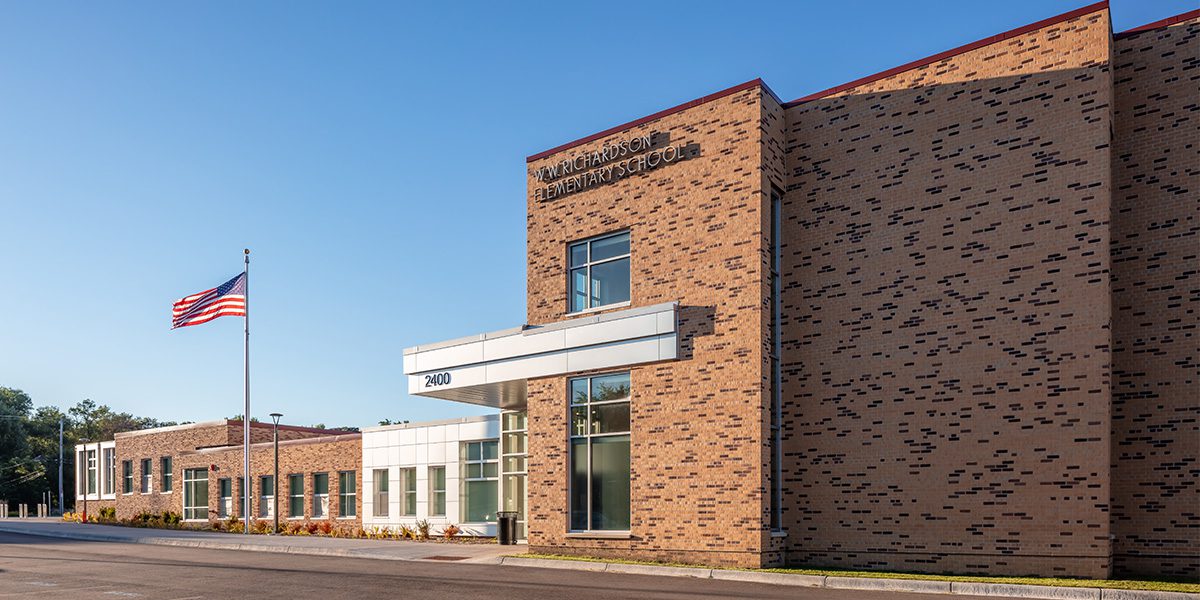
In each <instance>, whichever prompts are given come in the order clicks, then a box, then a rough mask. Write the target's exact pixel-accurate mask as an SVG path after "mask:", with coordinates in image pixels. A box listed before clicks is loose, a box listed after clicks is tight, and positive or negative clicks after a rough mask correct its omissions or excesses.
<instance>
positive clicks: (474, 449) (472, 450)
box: [467, 442, 482, 460]
mask: <svg viewBox="0 0 1200 600" xmlns="http://www.w3.org/2000/svg"><path fill="white" fill-rule="evenodd" d="M480 452H482V450H481V447H480V445H479V443H478V442H471V443H470V444H467V460H479V455H480Z"/></svg>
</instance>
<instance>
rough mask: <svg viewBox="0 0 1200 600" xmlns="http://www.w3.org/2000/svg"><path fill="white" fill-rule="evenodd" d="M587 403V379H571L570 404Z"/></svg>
mask: <svg viewBox="0 0 1200 600" xmlns="http://www.w3.org/2000/svg"><path fill="white" fill-rule="evenodd" d="M587 401H588V380H587V379H572V380H571V404H587Z"/></svg>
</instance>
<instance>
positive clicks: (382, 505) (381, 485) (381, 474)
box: [371, 469, 388, 517]
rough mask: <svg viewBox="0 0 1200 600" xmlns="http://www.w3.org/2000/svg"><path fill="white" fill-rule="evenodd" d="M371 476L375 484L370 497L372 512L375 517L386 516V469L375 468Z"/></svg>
mask: <svg viewBox="0 0 1200 600" xmlns="http://www.w3.org/2000/svg"><path fill="white" fill-rule="evenodd" d="M371 476H372V478H373V481H374V485H375V494H374V497H373V498H372V499H371V502H372V504H373V506H374V508H373V509H372V511H371V512H372V514H373V515H375V516H376V517H386V516H388V470H387V469H375V470H374V471H373V472H372V473H371Z"/></svg>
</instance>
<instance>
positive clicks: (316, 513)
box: [312, 473, 329, 519]
mask: <svg viewBox="0 0 1200 600" xmlns="http://www.w3.org/2000/svg"><path fill="white" fill-rule="evenodd" d="M327 516H329V473H313V502H312V517H313V518H314V519H324V518H325V517H327Z"/></svg>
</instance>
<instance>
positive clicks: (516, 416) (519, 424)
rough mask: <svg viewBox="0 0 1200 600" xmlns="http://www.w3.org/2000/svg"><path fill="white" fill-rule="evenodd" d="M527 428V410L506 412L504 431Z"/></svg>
mask: <svg viewBox="0 0 1200 600" xmlns="http://www.w3.org/2000/svg"><path fill="white" fill-rule="evenodd" d="M523 429H525V411H521V412H508V413H504V431H521V430H523Z"/></svg>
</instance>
